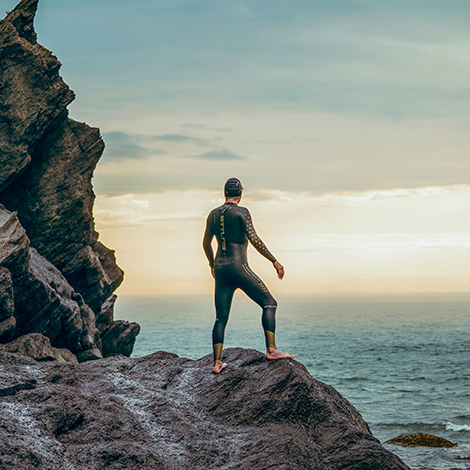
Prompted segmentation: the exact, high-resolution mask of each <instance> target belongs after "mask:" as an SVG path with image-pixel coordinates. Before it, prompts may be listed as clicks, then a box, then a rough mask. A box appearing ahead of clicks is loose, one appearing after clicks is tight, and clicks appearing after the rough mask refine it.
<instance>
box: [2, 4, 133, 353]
mask: <svg viewBox="0 0 470 470" xmlns="http://www.w3.org/2000/svg"><path fill="white" fill-rule="evenodd" d="M37 7H38V0H23V1H21V2H20V3H19V4H18V6H17V7H16V8H15V9H13V10H12V11H11V12H10V13H8V15H7V16H6V18H5V19H4V20H2V21H1V22H0V343H6V342H9V341H13V340H15V339H17V338H18V337H20V336H24V335H26V334H28V333H40V334H43V335H45V336H47V337H48V338H49V340H50V342H51V344H52V346H53V347H55V348H62V349H68V350H70V351H71V352H72V353H74V354H76V355H77V357H78V358H79V359H80V360H90V359H98V358H101V357H102V355H103V349H102V347H103V345H104V346H105V347H106V348H105V355H115V354H125V355H130V354H131V352H132V349H133V345H134V342H135V337H136V336H137V334H138V332H139V327H138V325H137V324H127V326H126V327H124V324H123V322H114V318H113V312H112V307H111V309H109V308H107V314H108V317H107V323H106V328H104V329H103V328H101V329H98V328H97V327H96V315H99V314H100V313H101V310H102V308H103V304H106V302H107V301H108V299H109V298H110V297H111V296H112V295H113V292H114V290H115V289H116V288H117V287H118V286H119V285H120V284H121V282H122V280H123V271H122V270H121V269H120V268H119V266H117V264H116V258H115V256H114V251H112V250H110V249H108V248H106V247H105V246H104V245H103V244H102V243H101V242H100V241H99V240H98V237H99V235H98V233H97V232H96V231H95V227H94V221H93V213H92V209H93V203H94V199H95V195H94V193H93V188H92V184H91V180H92V177H93V172H94V169H95V167H96V164H97V163H98V160H99V159H100V157H101V155H102V152H103V149H104V142H103V140H102V139H101V136H100V131H99V129H96V128H92V127H89V126H88V125H87V124H85V123H79V122H76V121H73V120H72V119H70V118H69V117H68V111H67V106H68V104H70V103H71V101H72V100H73V99H74V94H73V92H72V91H71V90H70V89H69V87H68V86H67V85H66V84H65V83H64V82H63V80H62V78H61V77H60V75H59V69H60V65H61V64H60V62H59V61H58V60H57V58H56V57H54V56H53V55H52V54H51V52H50V51H48V50H47V49H46V48H44V47H43V46H41V45H40V44H39V43H38V42H37V37H36V33H35V31H34V17H35V14H36V10H37ZM101 323H102V322H101ZM104 330H109V331H108V332H107V333H106V334H107V339H106V340H105V341H102V339H101V333H104ZM64 354H65V355H67V353H64Z"/></svg>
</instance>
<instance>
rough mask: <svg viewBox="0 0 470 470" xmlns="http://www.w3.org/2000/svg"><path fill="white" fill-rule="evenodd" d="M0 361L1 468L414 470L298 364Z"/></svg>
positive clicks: (234, 354) (233, 359)
mask: <svg viewBox="0 0 470 470" xmlns="http://www.w3.org/2000/svg"><path fill="white" fill-rule="evenodd" d="M12 356H13V355H8V354H7V353H2V352H1V351H0V368H1V377H2V384H1V387H0V397H3V398H0V409H1V413H0V467H1V468H2V469H5V470H8V469H16V468H22V469H24V470H29V469H35V468H47V469H49V470H59V469H63V468H70V469H81V468H87V469H88V470H95V469H102V468H106V469H110V470H112V469H122V468H129V469H131V468H132V469H137V468H138V469H145V470H147V469H148V470H150V469H162V470H163V469H173V468H174V469H176V468H178V469H185V470H200V469H206V470H211V469H214V470H215V469H223V470H229V469H231V470H235V469H239V470H242V469H243V470H245V469H246V470H248V469H249V470H264V469H267V468H272V469H276V470H305V469H312V470H409V468H408V467H407V466H406V465H405V464H404V463H403V462H402V461H401V460H400V459H399V458H398V457H397V456H395V455H394V454H392V453H391V452H389V451H387V450H386V449H385V448H384V447H383V446H382V445H381V444H380V442H379V441H378V440H377V439H376V438H374V436H373V435H372V434H371V432H370V430H369V427H368V426H367V424H366V423H365V422H364V420H363V419H362V417H361V416H360V414H359V413H358V412H357V411H356V410H355V408H354V407H353V406H352V405H351V404H350V403H349V402H348V401H347V400H346V399H344V398H343V397H342V396H341V395H340V394H339V393H338V392H337V391H336V390H335V389H333V388H332V387H330V386H328V385H325V384H324V383H322V382H319V381H317V380H315V379H313V378H312V377H311V376H310V375H309V373H308V372H307V370H306V369H305V367H304V366H303V365H302V364H300V363H298V362H296V361H294V360H280V361H274V362H268V361H267V360H266V358H265V356H264V355H263V354H261V353H260V352H258V351H254V350H244V349H240V348H237V349H228V350H226V351H224V356H225V357H224V359H225V360H227V361H228V363H229V365H228V367H227V368H226V369H225V370H224V371H223V372H222V373H221V374H219V375H214V374H212V373H211V370H212V357H211V355H208V356H206V357H203V358H202V359H199V360H196V361H193V360H189V359H186V358H178V357H177V356H176V355H175V354H170V353H165V352H158V353H155V354H152V355H150V356H147V357H144V358H139V359H128V358H122V356H121V357H116V358H110V359H105V360H102V361H98V362H96V361H95V362H85V363H81V364H79V365H72V364H66V363H34V362H32V361H28V358H21V357H18V356H15V357H12Z"/></svg>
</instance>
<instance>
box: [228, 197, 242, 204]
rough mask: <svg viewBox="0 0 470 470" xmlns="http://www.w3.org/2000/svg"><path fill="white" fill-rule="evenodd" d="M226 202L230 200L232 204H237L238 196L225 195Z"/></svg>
mask: <svg viewBox="0 0 470 470" xmlns="http://www.w3.org/2000/svg"><path fill="white" fill-rule="evenodd" d="M228 202H231V203H232V204H236V205H237V206H238V203H239V202H240V197H226V198H225V203H228Z"/></svg>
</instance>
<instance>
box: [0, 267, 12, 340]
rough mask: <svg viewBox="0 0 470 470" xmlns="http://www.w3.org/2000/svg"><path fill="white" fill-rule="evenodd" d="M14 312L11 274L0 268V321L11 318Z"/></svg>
mask: <svg viewBox="0 0 470 470" xmlns="http://www.w3.org/2000/svg"><path fill="white" fill-rule="evenodd" d="M14 312H15V299H14V295H13V282H12V280H11V274H10V271H8V269H6V268H4V267H0V321H2V320H5V318H9V317H12V316H13V313H14ZM1 335H2V334H1V333H0V336H1Z"/></svg>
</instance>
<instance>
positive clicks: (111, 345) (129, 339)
mask: <svg viewBox="0 0 470 470" xmlns="http://www.w3.org/2000/svg"><path fill="white" fill-rule="evenodd" d="M139 332H140V325H139V324H138V323H129V322H127V321H123V320H118V321H114V322H113V323H112V324H111V326H109V327H108V328H107V329H106V330H105V331H104V332H103V333H102V335H101V350H102V351H103V357H109V356H115V355H116V354H123V355H124V356H130V355H131V354H132V350H133V349H134V343H135V338H136V337H137V335H138V334H139Z"/></svg>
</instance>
